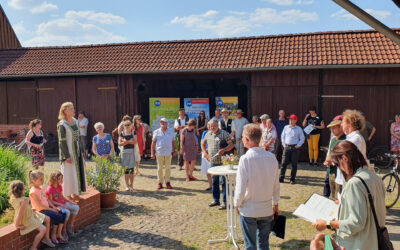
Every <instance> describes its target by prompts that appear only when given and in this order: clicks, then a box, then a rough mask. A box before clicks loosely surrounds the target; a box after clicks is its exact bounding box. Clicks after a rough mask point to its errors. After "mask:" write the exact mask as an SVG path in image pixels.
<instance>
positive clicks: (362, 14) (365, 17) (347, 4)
mask: <svg viewBox="0 0 400 250" xmlns="http://www.w3.org/2000/svg"><path fill="white" fill-rule="evenodd" d="M332 1H334V2H335V3H337V4H338V5H340V6H341V7H342V8H343V9H345V10H347V11H348V12H350V13H351V14H353V15H354V16H356V17H357V18H358V19H360V20H361V21H363V22H364V23H366V24H368V25H369V26H371V27H372V28H374V29H375V30H377V31H378V32H380V33H381V34H383V35H384V36H386V37H387V38H389V39H390V40H392V42H394V43H395V44H397V45H400V36H399V35H398V34H397V33H396V32H394V31H393V30H392V29H390V28H389V27H387V26H386V25H384V24H383V23H381V22H380V21H379V20H377V19H376V18H375V17H373V16H371V15H370V14H368V13H367V12H366V11H364V10H363V9H361V8H360V7H358V6H357V5H355V4H353V3H352V2H351V1H349V0H332Z"/></svg>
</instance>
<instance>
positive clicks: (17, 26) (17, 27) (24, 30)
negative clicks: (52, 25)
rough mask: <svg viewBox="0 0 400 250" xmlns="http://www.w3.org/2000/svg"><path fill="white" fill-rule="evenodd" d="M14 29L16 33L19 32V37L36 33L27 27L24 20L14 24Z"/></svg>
mask: <svg viewBox="0 0 400 250" xmlns="http://www.w3.org/2000/svg"><path fill="white" fill-rule="evenodd" d="M13 29H14V31H15V33H16V34H17V37H19V38H20V37H22V36H26V35H33V34H35V33H34V32H32V31H31V30H28V29H27V28H25V26H24V22H23V21H21V22H19V23H17V24H15V25H13Z"/></svg>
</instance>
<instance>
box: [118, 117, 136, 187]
mask: <svg viewBox="0 0 400 250" xmlns="http://www.w3.org/2000/svg"><path fill="white" fill-rule="evenodd" d="M123 125H124V130H123V131H122V132H121V134H120V135H119V138H118V145H119V146H121V147H122V148H121V153H120V156H121V165H122V166H123V167H125V184H126V191H133V178H134V174H133V172H134V167H135V153H134V145H135V144H136V134H135V131H134V130H133V127H132V122H131V121H130V120H126V121H124V122H123Z"/></svg>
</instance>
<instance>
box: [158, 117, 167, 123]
mask: <svg viewBox="0 0 400 250" xmlns="http://www.w3.org/2000/svg"><path fill="white" fill-rule="evenodd" d="M160 122H166V123H168V119H167V118H165V117H163V118H161V119H160Z"/></svg>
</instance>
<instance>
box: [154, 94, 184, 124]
mask: <svg viewBox="0 0 400 250" xmlns="http://www.w3.org/2000/svg"><path fill="white" fill-rule="evenodd" d="M149 105H150V108H149V111H150V129H151V130H152V131H154V130H156V129H158V128H160V119H161V118H163V117H165V118H167V119H168V120H169V122H168V128H172V129H173V127H174V122H175V119H176V118H177V117H178V116H179V108H180V99H179V98H158V97H151V98H150V99H149Z"/></svg>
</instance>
